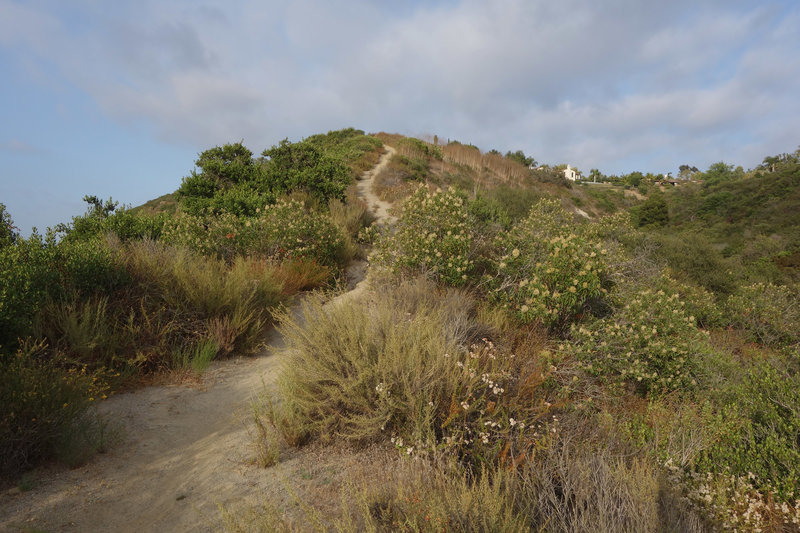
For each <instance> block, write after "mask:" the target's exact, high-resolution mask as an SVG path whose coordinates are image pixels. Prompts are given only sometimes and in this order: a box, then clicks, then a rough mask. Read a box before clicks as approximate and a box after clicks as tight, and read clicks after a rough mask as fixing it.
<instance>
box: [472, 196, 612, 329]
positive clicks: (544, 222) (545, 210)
mask: <svg viewBox="0 0 800 533" xmlns="http://www.w3.org/2000/svg"><path fill="white" fill-rule="evenodd" d="M573 226H574V223H573V222H572V217H571V216H570V215H569V213H567V212H566V211H565V210H564V209H563V208H562V207H561V205H560V204H559V203H558V200H547V199H544V200H541V201H540V202H539V203H537V204H536V205H535V206H534V207H533V208H531V212H530V214H529V215H528V218H526V219H525V220H523V221H522V222H520V223H519V224H518V225H517V226H515V227H514V228H513V229H512V230H511V231H510V232H508V233H506V234H503V235H500V236H498V238H497V247H498V249H499V250H500V254H499V257H497V258H496V259H494V260H492V261H490V264H491V267H490V268H491V271H492V273H491V275H489V276H487V285H488V287H489V290H490V297H491V299H492V300H494V301H495V302H498V303H500V304H502V305H503V306H504V307H506V308H508V309H510V310H512V311H513V312H514V313H515V314H516V316H517V317H518V318H519V319H520V320H522V321H523V322H531V321H535V320H538V321H541V322H542V323H544V324H545V325H547V326H548V327H550V328H551V329H559V328H562V327H564V326H565V325H566V324H568V323H570V322H571V321H572V320H574V319H575V317H576V315H578V314H580V313H581V312H582V310H583V308H584V306H585V305H586V304H587V302H588V301H589V300H590V299H592V298H597V297H600V296H601V295H603V294H605V292H606V289H605V287H604V283H605V282H606V280H607V278H608V273H607V267H606V263H605V255H606V253H607V252H606V250H605V249H604V248H603V247H602V246H600V245H599V244H597V243H596V242H593V241H591V240H590V239H587V238H586V237H585V236H583V234H582V233H580V232H577V231H573Z"/></svg>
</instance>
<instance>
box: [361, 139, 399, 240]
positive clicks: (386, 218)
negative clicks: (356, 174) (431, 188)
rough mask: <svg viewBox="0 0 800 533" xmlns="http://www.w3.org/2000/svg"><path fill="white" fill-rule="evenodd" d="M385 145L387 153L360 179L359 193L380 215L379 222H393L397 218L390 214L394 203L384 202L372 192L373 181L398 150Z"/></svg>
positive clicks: (376, 214) (376, 213)
mask: <svg viewBox="0 0 800 533" xmlns="http://www.w3.org/2000/svg"><path fill="white" fill-rule="evenodd" d="M383 146H384V148H386V153H385V154H383V155H382V156H381V159H380V161H378V164H377V165H375V167H374V168H373V169H372V170H368V171H367V172H364V175H363V176H362V177H361V179H360V180H358V195H359V196H360V197H361V198H363V199H364V200H365V201H366V202H367V206H368V207H369V209H370V210H371V211H372V212H373V213H375V216H377V217H378V222H379V223H384V224H391V223H393V222H394V221H395V220H396V219H395V217H393V216H390V215H389V208H391V206H392V204H390V203H389V202H384V201H383V200H381V199H380V198H378V196H377V195H376V194H375V193H374V192H372V183H373V181H374V180H375V176H377V175H378V174H380V172H381V170H383V169H384V168H386V165H388V164H389V159H391V157H392V156H393V155H394V154H395V152H396V150H395V149H394V148H392V147H391V146H389V145H386V144H385V145H383Z"/></svg>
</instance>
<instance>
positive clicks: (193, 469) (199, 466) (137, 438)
mask: <svg viewBox="0 0 800 533" xmlns="http://www.w3.org/2000/svg"><path fill="white" fill-rule="evenodd" d="M387 150H388V151H387V153H385V154H384V155H383V156H381V159H380V161H379V163H378V165H377V166H376V167H375V168H374V169H372V170H371V171H367V172H365V173H364V176H363V178H362V179H361V180H359V182H358V190H359V194H360V195H362V196H363V198H364V199H365V200H366V201H367V203H368V205H369V206H370V208H371V209H374V210H375V213H376V215H377V216H378V220H379V222H382V223H389V222H391V220H392V219H391V217H389V215H388V212H387V211H388V208H389V204H387V203H386V202H383V201H381V200H380V199H378V198H377V197H376V196H375V195H374V194H373V193H372V181H373V178H374V176H375V174H376V173H377V172H378V171H379V169H381V168H383V167H384V166H385V165H386V164H387V162H388V159H389V158H390V157H391V156H392V154H393V153H394V150H393V149H392V148H390V147H387ZM357 270H358V269H356V271H357ZM360 270H361V274H360V277H361V278H363V272H364V269H363V268H362V269H360ZM364 290H365V283H364V282H361V283H359V284H357V285H356V287H355V288H354V290H352V291H350V292H348V293H345V294H344V295H342V296H339V297H338V298H336V299H335V300H334V301H336V300H339V301H341V300H342V299H344V298H354V297H356V296H357V295H358V294H360V293H362V292H363V291H364ZM332 303H333V302H332ZM282 347H283V341H282V339H281V337H280V335H279V334H277V333H276V332H274V331H273V332H272V333H271V335H270V337H269V338H268V348H267V349H265V350H264V351H263V352H262V353H261V354H259V355H258V356H257V357H252V358H237V359H232V360H226V361H221V362H215V363H214V364H213V365H212V366H211V367H210V368H209V370H208V371H207V372H206V373H205V374H204V376H203V378H202V380H201V382H200V383H199V384H197V383H196V384H193V385H168V386H154V387H148V388H144V389H141V390H138V391H135V392H131V393H126V394H120V395H118V396H114V397H112V398H110V399H109V400H106V401H105V402H103V403H102V404H101V405H99V407H98V409H99V411H100V413H101V414H103V415H105V416H106V418H108V419H110V420H114V421H116V422H117V423H118V424H119V426H120V429H121V431H122V435H123V438H122V442H121V443H120V444H118V445H116V446H114V447H113V448H112V449H111V450H110V451H108V452H107V453H105V454H101V455H97V456H95V457H94V458H92V459H91V461H90V462H89V463H88V464H87V465H84V466H82V467H80V468H77V469H74V470H68V469H65V468H62V467H50V468H49V469H47V470H44V471H41V472H39V474H38V476H37V477H38V480H37V481H36V483H35V485H36V486H35V487H34V489H32V490H30V491H27V492H23V493H13V492H16V491H12V493H9V492H6V493H3V494H0V531H31V530H39V531H76V532H77V531H80V532H83V531H136V532H147V531H154V532H155V531H158V532H166V531H169V532H178V531H212V530H213V529H214V526H213V523H214V522H215V521H216V519H217V517H218V506H219V505H231V504H235V505H236V506H237V507H238V506H247V505H252V506H256V505H258V504H259V503H263V502H264V501H269V502H271V503H272V504H274V505H276V506H277V507H278V508H281V509H282V510H284V511H285V512H287V513H289V514H291V512H292V510H291V508H292V507H293V506H296V505H297V504H296V503H294V502H293V501H292V498H291V496H290V495H289V492H290V491H289V490H287V489H291V490H292V491H296V492H298V493H300V492H303V491H308V490H312V491H314V493H315V494H318V495H321V496H322V497H324V493H325V490H326V487H329V490H335V489H334V487H335V486H336V481H337V479H338V478H340V477H342V476H344V475H345V474H346V472H345V471H346V470H348V469H349V468H358V467H359V465H360V464H362V463H363V461H362V460H361V459H359V458H358V457H357V456H355V455H353V454H350V453H348V452H347V451H336V450H331V449H330V448H328V449H325V450H321V449H316V448H314V447H313V446H312V447H308V448H303V449H300V450H293V449H282V450H281V458H280V462H279V463H278V465H276V466H274V467H271V468H268V469H264V468H261V467H258V466H256V465H254V464H253V463H252V457H253V456H254V452H253V449H252V440H251V438H250V435H249V431H250V430H251V428H250V426H249V424H248V422H249V420H248V411H249V408H250V403H251V400H252V398H253V396H254V395H255V394H257V393H258V392H260V391H263V390H264V386H266V392H267V394H270V395H271V396H272V397H276V396H277V394H276V385H275V380H276V377H277V370H278V368H279V365H280V362H281V360H282V357H281V355H280V350H281V348H282ZM272 352H274V355H270V353H272ZM262 384H263V385H262ZM329 497H330V499H331V501H338V497H337V496H336V495H335V494H330V495H329Z"/></svg>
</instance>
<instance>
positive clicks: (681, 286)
mask: <svg viewBox="0 0 800 533" xmlns="http://www.w3.org/2000/svg"><path fill="white" fill-rule="evenodd" d="M656 286H657V288H659V289H661V290H663V291H664V292H666V293H667V294H677V295H678V297H679V298H680V300H681V302H683V303H684V305H683V309H684V312H685V313H686V314H688V315H690V316H693V317H695V319H696V321H697V325H698V326H700V327H703V328H709V327H715V326H722V325H723V323H724V318H723V314H722V310H721V309H720V307H719V306H718V305H717V302H716V299H715V298H714V295H713V294H711V293H710V292H709V291H707V290H706V289H704V288H703V287H699V286H697V285H693V284H690V283H681V282H680V281H677V280H675V279H673V278H671V277H670V276H669V275H663V276H661V278H660V279H659V280H658V282H657V285H656Z"/></svg>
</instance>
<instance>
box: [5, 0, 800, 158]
mask: <svg viewBox="0 0 800 533" xmlns="http://www.w3.org/2000/svg"><path fill="white" fill-rule="evenodd" d="M32 5H33V6H34V7H22V6H21V4H18V3H14V2H8V1H6V2H0V21H4V22H0V45H2V46H3V47H6V48H9V49H12V50H18V49H23V50H24V51H25V53H27V54H32V55H35V56H38V57H40V58H41V59H42V60H43V61H52V62H54V63H55V64H57V65H58V66H59V67H60V69H61V72H62V74H63V76H65V77H66V78H68V79H69V80H70V81H71V82H72V83H75V84H77V85H78V86H80V87H81V88H82V89H83V90H85V91H86V92H87V93H88V94H89V95H91V97H92V98H94V99H95V101H96V102H97V103H98V105H99V106H100V107H101V108H102V109H103V110H105V112H106V113H108V114H109V115H111V116H113V117H116V118H117V119H119V120H121V121H127V120H135V121H140V120H144V121H146V122H147V123H149V124H151V125H152V126H153V127H154V128H155V130H156V131H157V132H158V135H159V136H160V137H161V138H163V139H164V140H167V141H175V142H191V143H194V144H196V145H198V146H199V147H205V146H208V145H211V144H217V143H220V142H225V141H230V140H238V139H242V138H244V139H245V140H246V141H247V143H248V144H249V145H250V146H251V147H252V148H253V149H254V150H260V149H262V148H264V147H266V146H268V145H269V144H271V143H274V142H277V141H278V140H279V139H281V138H283V137H286V136H289V137H292V138H296V137H299V136H302V135H308V134H312V133H316V132H318V131H324V130H327V129H332V128H338V127H345V126H351V125H352V126H356V127H362V128H366V129H376V130H377V129H382V130H390V131H400V132H409V133H410V132H419V131H425V130H427V131H429V132H431V133H439V134H440V135H441V136H443V137H450V138H458V139H460V140H464V141H471V142H475V143H477V144H479V145H481V146H483V147H484V148H490V147H497V148H500V149H503V150H504V149H507V148H508V149H512V148H513V149H517V148H523V149H525V151H526V152H531V153H533V154H534V155H535V156H536V157H537V158H538V159H540V160H543V161H547V162H566V161H572V162H574V163H576V164H579V165H583V166H587V167H599V168H601V169H607V170H608V171H622V170H633V168H630V167H631V166H641V165H653V166H656V165H658V166H661V167H663V166H669V165H675V166H676V165H678V164H680V163H684V162H688V161H694V162H696V163H695V164H698V166H701V165H704V164H707V163H710V162H713V161H715V160H718V159H723V158H724V159H726V160H732V161H733V162H736V163H741V164H745V165H748V164H750V165H752V164H755V163H756V162H758V161H760V159H761V157H763V155H766V154H768V153H774V152H778V151H784V150H787V149H790V148H791V147H792V146H793V145H794V144H796V143H797V142H798V140H797V139H796V138H795V139H790V138H787V137H790V136H791V135H796V132H795V131H794V124H793V123H792V122H793V120H792V119H794V120H795V121H796V118H797V117H798V116H800V107H799V105H800V104H798V103H797V98H796V94H799V93H800V90H799V89H800V85H799V84H800V81H799V80H800V59H799V58H800V36H799V35H800V34H798V32H797V31H796V29H797V28H798V27H800V19H799V17H800V14H799V12H798V10H797V8H796V7H785V6H784V5H783V4H781V3H768V4H762V3H753V4H750V3H748V2H726V1H717V2H707V3H704V4H703V6H702V7H701V8H697V7H696V3H694V2H689V1H688V0H686V1H683V0H681V1H676V2H662V3H656V4H653V3H643V2H638V1H634V0H615V1H612V2H603V3H597V2H587V1H577V0H570V1H563V2H555V3H553V2H529V1H523V0H498V1H494V2H483V1H478V0H464V1H461V2H446V3H441V4H428V3H421V4H419V5H418V6H417V7H415V8H408V7H406V9H405V11H402V12H397V11H396V10H395V8H394V7H393V6H391V5H390V4H383V3H374V2H368V1H365V0H355V1H351V2H345V3H341V2H339V3H330V2H315V1H311V0H303V1H300V2H292V3H289V4H285V3H280V2H267V3H263V2H246V1H240V2H236V3H227V2H226V3H222V2H211V1H209V2H205V3H204V4H203V5H201V6H198V5H197V4H196V3H195V2H188V1H185V2H170V3H163V2H155V1H148V2H141V3H138V2H137V3H135V4H134V3H130V4H127V3H123V4H121V7H120V5H116V6H115V7H114V8H113V9H112V8H110V7H109V8H106V7H103V8H102V9H101V5H100V4H96V3H93V2H85V3H83V4H77V6H78V7H73V9H74V12H69V10H68V9H67V8H62V7H60V6H61V4H56V3H49V2H38V3H34V4H32ZM789 5H790V6H791V4H789ZM80 6H82V7H80ZM102 6H105V4H103V5H102ZM73 19H78V20H80V21H81V24H79V25H77V26H76V23H75V22H74V20H73ZM722 149H725V150H727V152H726V153H722ZM641 169H642V170H649V169H648V168H641ZM670 169H671V167H670V168H666V169H664V168H659V169H658V170H670ZM654 170H655V169H654Z"/></svg>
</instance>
